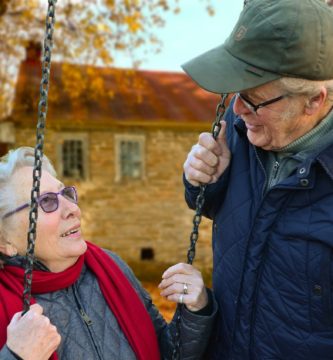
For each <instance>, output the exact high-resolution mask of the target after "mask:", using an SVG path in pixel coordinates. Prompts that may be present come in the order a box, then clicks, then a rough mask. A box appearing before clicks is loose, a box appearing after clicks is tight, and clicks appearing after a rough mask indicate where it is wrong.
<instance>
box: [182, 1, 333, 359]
mask: <svg viewBox="0 0 333 360" xmlns="http://www.w3.org/2000/svg"><path fill="white" fill-rule="evenodd" d="M183 67H184V70H185V71H186V72H187V73H188V74H189V76H191V77H192V78H193V79H194V80H195V81H196V82H197V83H198V84H199V85H200V86H201V87H202V88H204V89H206V90H208V91H211V92H215V93H235V96H234V98H233V100H232V102H231V105H230V107H229V109H228V111H227V113H226V115H225V121H222V128H221V132H220V134H219V136H218V138H217V140H216V141H215V140H214V139H213V137H212V136H211V134H209V133H203V134H201V135H200V136H199V141H198V143H197V144H196V145H194V146H193V148H192V150H191V151H190V153H189V155H188V158H187V160H186V161H185V164H184V172H185V176H184V183H185V188H186V194H185V195H186V200H187V202H188V204H189V206H190V207H191V208H194V207H195V199H196V196H197V194H198V193H199V187H198V185H199V184H201V183H205V184H208V186H207V189H206V202H205V206H204V208H203V212H204V215H206V216H207V217H209V218H211V219H212V220H213V261H214V269H213V287H214V292H215V297H216V300H217V302H218V304H219V308H220V317H219V320H218V324H217V329H216V336H214V338H213V339H212V345H211V353H210V355H209V356H208V358H209V359H219V360H221V359H228V360H229V359H233V360H247V359H259V360H263V359H265V360H267V359H281V360H288V359H290V360H296V359H297V360H305V359H306V360H314V359H318V360H319V359H320V360H324V359H333V283H332V281H333V251H332V250H333V215H332V214H333V113H332V111H331V109H332V104H333V80H332V79H333V12H332V10H331V9H330V8H329V7H328V6H327V4H325V3H324V2H322V1H320V0H279V1H277V0H251V1H250V2H249V3H248V5H247V6H246V7H245V8H244V10H243V12H242V13H241V15H240V18H239V21H238V23H237V24H236V26H235V28H234V30H233V32H232V33H231V35H230V36H229V38H228V39H227V40H226V42H225V43H224V44H223V45H221V46H219V47H217V48H215V49H213V50H210V51H208V52H207V53H204V54H202V55H200V56H198V57H197V58H195V59H193V60H191V61H189V62H188V63H186V64H185V65H184V66H183Z"/></svg>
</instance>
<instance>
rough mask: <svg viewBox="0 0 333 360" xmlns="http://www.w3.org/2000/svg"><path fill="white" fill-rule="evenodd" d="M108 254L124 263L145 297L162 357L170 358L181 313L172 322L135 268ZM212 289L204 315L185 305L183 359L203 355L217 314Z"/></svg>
mask: <svg viewBox="0 0 333 360" xmlns="http://www.w3.org/2000/svg"><path fill="white" fill-rule="evenodd" d="M107 253H108V254H109V255H110V256H111V257H112V258H113V259H114V260H115V261H116V262H117V264H118V266H120V268H121V269H122V271H123V272H124V274H125V275H126V277H127V278H128V279H129V281H130V282H131V284H132V285H133V287H134V289H135V290H136V291H137V293H138V295H139V296H140V298H141V299H142V300H143V302H144V305H145V307H146V309H147V311H148V313H149V315H150V317H151V319H152V322H153V325H154V328H155V331H156V335H157V338H158V342H159V346H160V352H161V357H162V359H165V360H167V359H168V360H170V359H171V358H172V352H173V348H174V337H175V334H176V319H177V315H178V313H177V312H176V313H175V315H174V317H173V320H172V321H171V322H170V324H168V323H167V322H166V321H165V320H164V318H163V317H162V315H161V314H160V313H159V311H158V309H157V308H156V306H155V305H154V304H153V303H152V300H151V297H150V295H149V293H148V292H147V291H146V290H145V289H144V288H143V287H142V285H141V284H140V282H139V281H138V279H137V278H136V277H135V275H134V274H133V272H132V270H131V269H130V268H129V267H128V266H127V265H126V264H125V263H124V262H123V261H122V260H121V259H120V258H119V257H118V256H117V255H115V254H113V253H111V252H109V251H107ZM208 292H209V299H210V304H209V306H208V308H209V311H208V313H205V314H204V315H200V314H196V313H194V312H191V311H189V310H187V309H186V308H185V306H183V307H182V310H181V322H180V334H181V353H180V355H181V359H184V360H199V359H202V358H203V354H204V352H205V350H206V347H207V345H208V342H209V338H210V335H211V332H212V329H213V327H214V323H215V319H216V315H217V304H216V301H215V299H214V296H212V294H211V290H209V289H208ZM177 311H179V310H177ZM199 313H200V312H199Z"/></svg>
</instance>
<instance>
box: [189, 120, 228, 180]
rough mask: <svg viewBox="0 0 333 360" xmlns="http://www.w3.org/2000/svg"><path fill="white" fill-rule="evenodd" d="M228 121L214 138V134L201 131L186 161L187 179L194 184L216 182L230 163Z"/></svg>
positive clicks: (223, 122) (222, 124) (222, 123)
mask: <svg viewBox="0 0 333 360" xmlns="http://www.w3.org/2000/svg"><path fill="white" fill-rule="evenodd" d="M225 132H226V122H225V121H224V120H222V121H221V131H220V133H219V135H218V137H217V139H216V141H215V140H214V138H213V136H212V134H210V133H201V134H200V136H199V141H198V143H197V144H196V145H194V146H193V147H192V150H191V151H190V153H189V154H188V156H187V159H186V161H185V163H184V173H185V178H186V180H187V181H188V182H189V183H190V184H192V185H193V186H199V185H200V184H212V183H215V182H216V181H217V180H218V179H219V177H220V176H221V175H222V174H223V172H224V170H225V169H226V168H227V167H228V165H229V163H230V158H231V153H230V150H229V148H228V145H227V141H226V135H225Z"/></svg>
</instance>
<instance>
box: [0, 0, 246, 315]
mask: <svg viewBox="0 0 333 360" xmlns="http://www.w3.org/2000/svg"><path fill="white" fill-rule="evenodd" d="M242 7H243V1H241V0H232V1H231V0H224V1H223V0H220V1H217V0H201V1H200V0H195V1H193V0H192V1H190V0H179V1H177V0H166V1H159V0H151V1H139V0H119V1H117V0H116V1H113V0H100V1H96V0H80V1H78V0H64V1H62V0H60V1H58V3H57V5H56V25H55V31H54V47H53V53H52V64H51V81H50V89H49V106H48V114H47V121H46V127H47V129H46V135H45V145H44V152H45V154H46V155H47V156H48V157H49V158H50V159H51V160H52V162H53V164H54V165H55V167H56V170H57V172H58V175H59V178H60V179H62V181H63V182H64V183H65V184H67V185H75V186H77V188H78V192H79V203H80V207H81V210H82V217H83V221H82V227H83V231H84V234H85V237H86V239H87V240H90V241H92V242H94V243H96V244H98V245H100V246H102V247H105V248H108V249H111V250H113V251H115V252H117V253H118V254H119V255H120V256H121V257H122V258H123V259H124V260H125V261H127V262H128V263H129V265H130V266H131V267H132V269H133V271H134V272H135V273H136V275H137V276H138V277H139V279H140V280H141V281H142V282H143V284H144V286H145V287H146V288H147V289H148V290H149V291H150V293H151V294H152V296H153V298H154V301H155V302H156V304H157V305H158V306H159V307H160V309H161V310H162V312H163V314H164V315H165V317H166V318H169V317H170V311H171V310H172V309H173V307H172V306H171V307H170V306H169V305H168V304H167V303H165V302H163V301H162V299H161V298H160V297H159V295H158V291H157V290H156V285H157V284H158V283H159V280H160V278H161V274H162V273H163V271H164V270H165V269H166V268H167V267H169V266H170V265H173V264H175V263H177V262H186V254H187V249H188V247H189V236H190V233H191V230H192V218H193V214H194V213H193V211H191V210H189V209H188V208H187V206H186V204H185V201H184V195H183V185H182V166H183V163H184V161H185V159H186V156H187V153H188V152H189V150H190V148H191V146H192V145H193V144H194V143H195V142H196V141H197V138H198V135H199V133H200V132H202V131H209V130H210V127H211V123H212V122H213V121H214V117H215V108H216V105H217V103H218V101H219V98H220V97H219V96H218V95H214V94H210V93H208V92H205V91H203V90H201V89H199V88H198V87H197V86H196V84H195V83H193V82H192V81H191V80H190V79H189V78H188V77H187V76H186V75H185V74H184V73H183V71H182V70H181V67H180V65H181V64H182V63H184V62H186V61H187V60H189V59H191V58H192V57H194V56H196V55H198V54H200V53H202V52H204V51H206V50H209V49H210V48H212V47H215V46H217V45H219V44H221V43H222V42H223V41H224V40H225V38H226V36H227V35H228V34H229V33H230V31H231V30H232V28H233V26H234V24H235V23H236V21H237V18H238V15H239V13H240V11H241V9H242ZM46 8H47V2H46V1H41V0H0V90H1V91H0V156H1V155H3V154H5V153H6V152H7V151H8V150H9V149H11V148H15V147H18V146H34V145H35V141H36V140H35V133H36V130H35V127H36V124H37V110H38V101H39V87H40V81H41V59H42V45H43V38H44V31H45V16H46ZM210 228H211V224H210V221H208V220H206V219H204V220H203V221H202V225H201V230H200V237H199V241H198V245H197V254H196V260H195V265H196V266H197V267H198V268H199V269H200V270H201V271H202V272H203V274H204V276H205V279H206V282H207V284H208V285H210V281H211V280H210V273H211V267H212V258H211V244H210V239H211V236H210V231H211V230H210Z"/></svg>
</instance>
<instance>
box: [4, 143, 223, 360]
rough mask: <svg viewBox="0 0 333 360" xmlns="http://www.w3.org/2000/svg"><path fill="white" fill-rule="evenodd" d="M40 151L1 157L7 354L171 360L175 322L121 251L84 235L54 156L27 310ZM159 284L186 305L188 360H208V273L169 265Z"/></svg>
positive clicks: (46, 177) (43, 195)
mask: <svg viewBox="0 0 333 360" xmlns="http://www.w3.org/2000/svg"><path fill="white" fill-rule="evenodd" d="M33 154H34V152H33V149H32V148H27V147H23V148H19V149H17V150H15V151H11V152H9V153H8V154H7V155H6V156H5V157H4V158H2V159H1V161H0V219H1V220H0V252H1V253H2V254H3V255H2V258H3V260H4V266H3V268H2V269H1V270H0V359H1V360H3V359H8V360H9V359H17V358H22V359H24V360H26V359H27V360H30V359H33V360H39V359H40V360H42V359H49V358H50V357H51V358H52V359H68V360H74V359H75V360H77V359H117V360H118V359H126V360H131V359H140V360H155V359H160V358H163V359H171V354H172V349H173V341H172V339H173V337H174V335H175V331H176V326H175V323H174V320H173V321H172V322H171V323H170V324H167V323H166V322H165V321H164V319H163V318H162V316H161V315H160V314H159V312H158V311H157V309H156V308H155V307H154V305H153V304H152V302H151V299H150V297H149V295H148V294H147V292H146V291H145V290H144V289H143V288H142V287H141V285H140V283H139V282H138V281H137V279H136V278H135V276H134V275H133V273H132V272H131V270H130V269H129V268H128V267H127V266H126V264H124V262H123V261H122V260H121V259H119V257H117V256H116V255H115V254H113V253H112V252H110V251H107V250H102V249H101V248H99V247H97V246H95V245H93V244H91V243H89V242H87V241H85V240H84V238H83V234H82V230H81V225H80V219H81V211H80V208H79V206H78V197H77V193H76V189H75V188H74V187H73V186H70V187H65V186H64V185H63V184H62V183H61V182H60V181H59V180H58V179H57V178H56V173H55V171H54V169H53V167H52V165H51V163H50V161H49V160H48V159H47V158H46V157H44V160H43V173H42V177H41V187H40V196H39V199H38V205H39V214H38V226H37V235H36V247H35V263H34V272H33V284H32V303H33V305H32V306H31V308H30V310H29V311H28V312H27V313H25V314H24V315H22V293H23V278H24V259H25V258H24V255H25V252H26V236H27V235H26V234H27V230H28V211H29V202H28V201H29V195H30V188H31V182H32V166H33V162H34V158H33ZM184 284H187V288H186V286H185V285H184ZM159 287H160V290H161V295H162V296H165V297H166V298H168V299H169V300H171V301H175V302H183V303H184V304H185V307H183V309H182V311H181V329H180V330H181V343H182V348H181V358H183V359H200V358H202V356H203V352H204V351H205V348H206V345H207V341H208V338H209V335H210V332H211V328H212V325H213V320H214V318H215V313H216V305H215V303H214V302H213V300H212V297H211V295H210V292H209V291H207V290H206V289H205V287H204V284H203V280H202V277H201V274H200V273H199V272H198V271H197V270H195V269H194V268H193V267H192V266H190V265H186V264H177V265H175V266H172V267H170V268H169V269H168V270H166V271H165V273H164V274H163V279H162V282H161V284H160V285H159ZM184 289H185V290H186V291H185V294H184Z"/></svg>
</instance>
